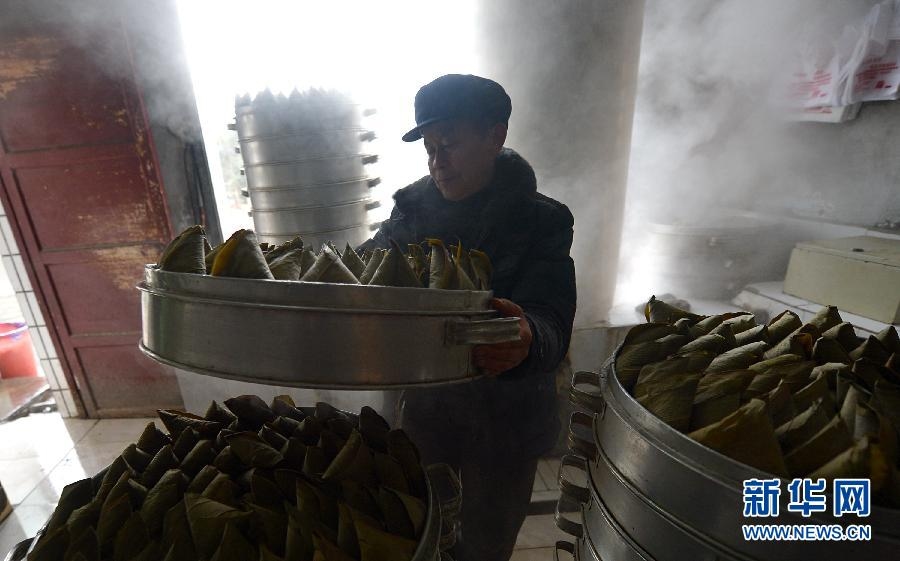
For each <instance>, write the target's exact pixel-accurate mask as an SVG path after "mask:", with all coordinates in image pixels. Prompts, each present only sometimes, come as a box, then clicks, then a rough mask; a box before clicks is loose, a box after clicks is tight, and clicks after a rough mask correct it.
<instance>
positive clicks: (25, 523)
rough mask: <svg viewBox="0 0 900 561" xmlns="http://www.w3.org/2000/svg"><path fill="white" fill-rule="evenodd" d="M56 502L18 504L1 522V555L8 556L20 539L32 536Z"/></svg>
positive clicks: (47, 517)
mask: <svg viewBox="0 0 900 561" xmlns="http://www.w3.org/2000/svg"><path fill="white" fill-rule="evenodd" d="M54 508H56V505H55V504H52V503H47V504H34V505H27V506H16V507H15V508H13V512H12V514H10V515H9V518H7V519H6V520H5V521H4V522H3V523H2V524H0V557H6V554H7V553H9V552H10V551H11V550H12V548H13V547H15V545H16V544H17V543H19V542H20V541H22V540H24V539H27V538H30V537H32V536H34V534H35V533H37V531H38V530H40V529H41V528H42V527H43V526H44V524H46V523H47V520H48V519H49V518H50V515H51V514H52V513H53V509H54Z"/></svg>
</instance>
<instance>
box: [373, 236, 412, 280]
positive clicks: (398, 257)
mask: <svg viewBox="0 0 900 561" xmlns="http://www.w3.org/2000/svg"><path fill="white" fill-rule="evenodd" d="M393 245H394V247H392V248H391V249H389V250H388V252H387V253H386V254H385V255H384V257H383V258H382V260H381V262H380V263H379V264H378V269H377V270H376V271H375V274H373V275H372V279H371V280H370V281H369V284H370V285H378V286H405V287H411V288H421V287H422V284H421V283H420V282H419V277H418V276H416V273H415V271H413V269H412V267H411V266H410V265H409V261H407V259H406V257H404V256H403V252H402V251H401V250H400V248H399V247H398V246H397V245H396V244H393ZM373 259H374V258H373Z"/></svg>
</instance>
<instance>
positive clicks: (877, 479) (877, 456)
mask: <svg viewBox="0 0 900 561" xmlns="http://www.w3.org/2000/svg"><path fill="white" fill-rule="evenodd" d="M891 471H892V469H891V466H890V465H889V464H888V462H887V460H886V458H885V457H884V453H883V451H882V450H881V447H880V445H879V444H877V443H875V442H873V441H872V440H871V439H869V438H868V437H863V438H861V439H859V440H857V441H856V442H855V443H854V444H853V445H852V446H850V447H849V448H847V449H846V450H844V451H843V452H841V453H840V454H838V455H837V456H835V457H833V458H832V459H831V460H829V461H828V462H827V463H825V464H824V465H822V466H820V467H819V468H817V469H816V470H815V471H813V472H812V473H810V474H809V477H811V478H813V479H819V478H822V479H826V480H829V481H833V480H834V479H837V478H866V479H869V480H870V481H871V485H872V487H871V488H872V492H873V493H878V492H880V491H881V490H882V489H883V488H885V487H886V486H887V484H888V481H889V480H890V479H891Z"/></svg>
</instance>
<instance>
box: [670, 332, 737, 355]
mask: <svg viewBox="0 0 900 561" xmlns="http://www.w3.org/2000/svg"><path fill="white" fill-rule="evenodd" d="M725 345H726V341H725V337H722V336H721V335H716V334H713V333H710V334H708V335H701V336H700V337H697V338H696V339H694V340H693V341H691V342H690V343H687V344H686V345H684V346H683V347H681V348H680V349H678V352H679V353H686V352H691V351H710V352H713V353H716V354H719V353H721V352H724V351H725Z"/></svg>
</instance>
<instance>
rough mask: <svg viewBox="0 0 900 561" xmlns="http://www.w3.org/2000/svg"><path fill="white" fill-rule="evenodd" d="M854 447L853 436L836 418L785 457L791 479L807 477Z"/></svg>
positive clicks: (839, 419)
mask: <svg viewBox="0 0 900 561" xmlns="http://www.w3.org/2000/svg"><path fill="white" fill-rule="evenodd" d="M852 445H853V436H852V435H851V433H850V431H848V430H847V426H846V425H845V424H844V422H843V421H842V420H841V418H840V417H834V418H833V419H832V420H831V421H829V423H828V424H827V425H825V426H824V427H823V428H822V429H821V430H820V431H819V432H817V433H816V434H814V435H813V436H812V437H811V438H809V440H807V441H806V442H803V443H802V444H799V445H798V446H797V447H796V448H794V449H793V450H792V451H791V452H789V453H788V454H787V455H785V457H784V461H785V464H786V465H787V468H788V473H789V474H790V475H791V477H806V476H807V475H808V474H809V473H811V472H812V471H814V470H815V469H816V468H818V467H820V466H822V465H824V464H826V463H827V462H828V461H829V460H831V459H832V458H834V457H835V456H837V455H838V454H840V453H841V452H843V451H844V450H846V449H847V448H849V447H850V446H852Z"/></svg>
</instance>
